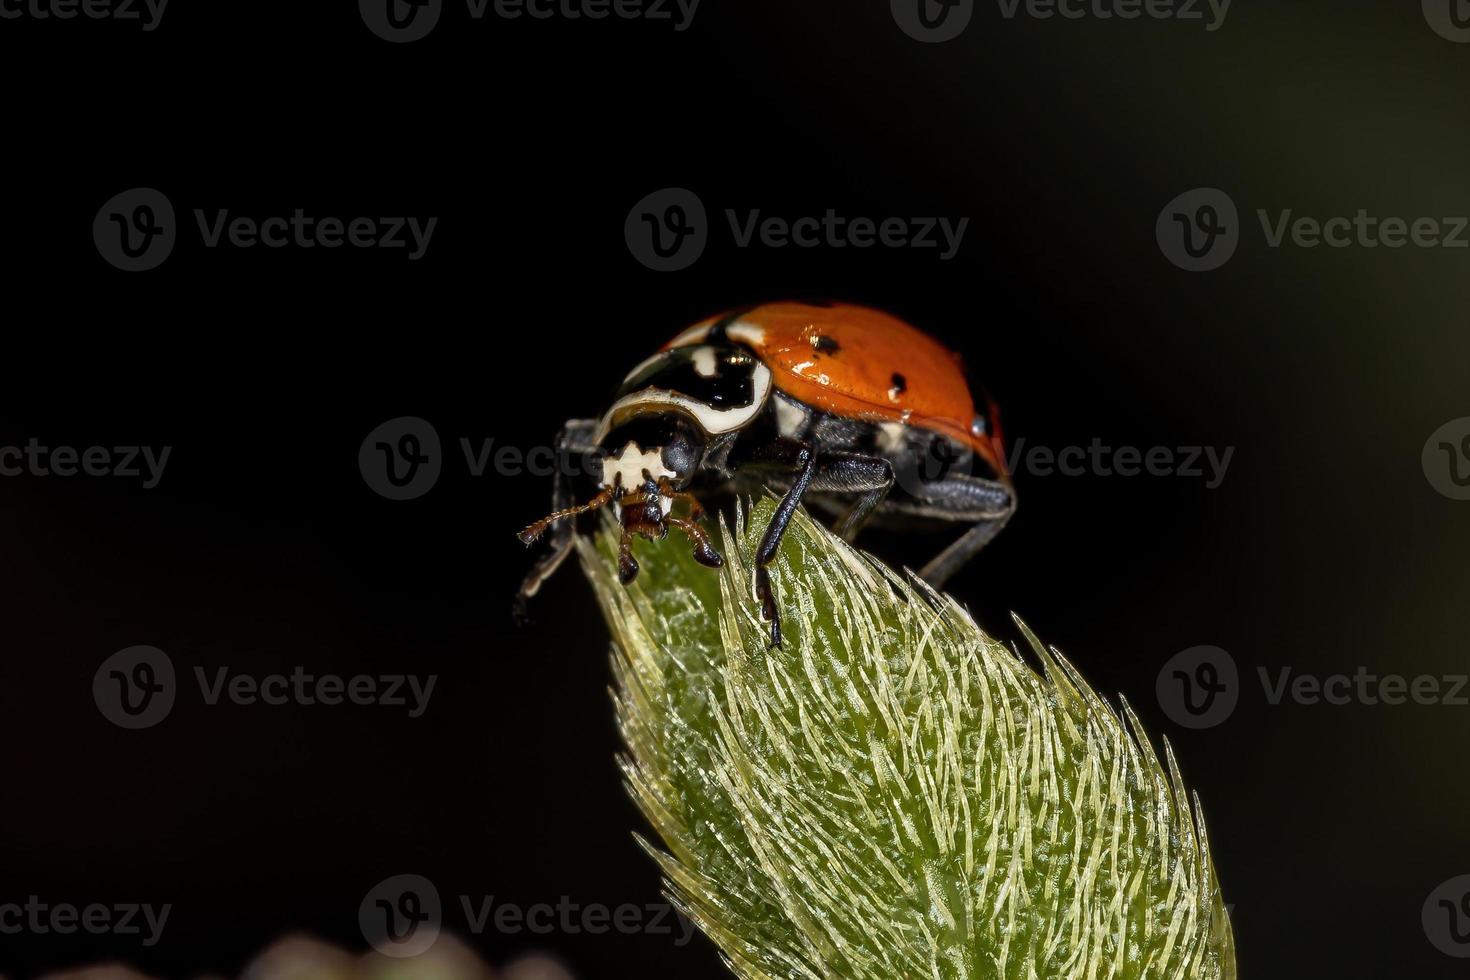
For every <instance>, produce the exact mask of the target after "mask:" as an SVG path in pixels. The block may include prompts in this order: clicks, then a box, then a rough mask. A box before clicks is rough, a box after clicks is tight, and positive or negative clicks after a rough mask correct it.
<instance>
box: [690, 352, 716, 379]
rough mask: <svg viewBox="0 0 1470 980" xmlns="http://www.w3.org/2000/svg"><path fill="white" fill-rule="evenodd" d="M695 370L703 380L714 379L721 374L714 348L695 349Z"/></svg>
mask: <svg viewBox="0 0 1470 980" xmlns="http://www.w3.org/2000/svg"><path fill="white" fill-rule="evenodd" d="M694 370H695V372H696V373H697V374H698V375H699V376H700V377H701V378H713V377H714V376H715V375H716V374H718V373H719V372H720V366H719V364H718V363H717V362H716V361H715V349H714V348H713V347H699V348H696V349H695V351H694Z"/></svg>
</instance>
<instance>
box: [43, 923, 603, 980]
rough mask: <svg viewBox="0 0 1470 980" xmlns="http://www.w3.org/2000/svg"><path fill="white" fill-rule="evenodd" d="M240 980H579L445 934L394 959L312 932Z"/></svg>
mask: <svg viewBox="0 0 1470 980" xmlns="http://www.w3.org/2000/svg"><path fill="white" fill-rule="evenodd" d="M44 980H149V978H148V976H147V975H146V974H143V973H138V972H136V971H134V970H130V969H128V968H127V967H124V966H120V965H113V964H108V965H105V966H94V967H89V968H87V969H82V970H74V971H68V972H64V973H52V974H48V975H47V977H46V978H44ZM240 980H575V977H573V975H572V974H571V973H569V972H568V971H567V970H566V968H565V967H563V966H562V965H561V964H559V963H558V962H557V961H556V960H554V959H551V958H550V957H546V956H541V955H538V954H534V953H533V954H531V955H528V956H522V957H519V958H517V959H515V960H512V961H511V962H510V963H508V964H507V965H506V966H504V967H503V968H501V969H499V970H492V969H490V967H488V966H486V965H485V963H484V962H483V961H482V960H481V959H480V958H479V957H478V956H477V955H476V954H475V953H474V951H472V950H471V949H470V948H469V947H468V946H466V945H465V944H464V943H462V942H460V941H459V940H458V939H456V938H455V937H453V936H451V935H449V934H448V933H440V934H439V938H438V939H437V940H436V941H435V943H434V945H433V946H432V947H431V948H430V949H428V950H427V951H425V952H423V953H421V954H420V955H418V956H412V957H405V958H401V959H395V958H393V957H389V956H384V955H382V954H381V953H352V952H348V951H347V950H345V949H341V948H339V947H337V946H332V945H330V944H328V943H324V942H322V941H321V940H319V939H313V938H312V937H310V936H300V935H297V936H287V937H285V938H284V939H281V940H279V941H277V942H276V943H274V944H272V945H271V946H269V947H267V948H266V949H265V950H264V951H263V952H262V953H261V954H260V955H259V956H257V957H256V958H255V959H254V960H253V961H251V963H250V965H249V966H247V967H246V968H245V970H244V971H243V972H242V973H241V974H240Z"/></svg>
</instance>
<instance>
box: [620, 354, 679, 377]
mask: <svg viewBox="0 0 1470 980" xmlns="http://www.w3.org/2000/svg"><path fill="white" fill-rule="evenodd" d="M668 356H669V352H668V351H659V352H658V353H657V354H655V355H653V356H652V357H646V358H644V359H643V360H642V361H640V362H639V363H638V366H637V367H635V368H634V369H633V370H631V371H629V372H628V374H627V377H625V378H623V384H627V383H628V382H629V381H632V380H633V379H634V378H635V377H637V376H638V375H639V374H642V373H643V372H644V371H646V370H648V369H649V368H650V367H652V366H653V365H655V364H657V363H658V362H659V361H662V360H663V359H664V358H666V357H668Z"/></svg>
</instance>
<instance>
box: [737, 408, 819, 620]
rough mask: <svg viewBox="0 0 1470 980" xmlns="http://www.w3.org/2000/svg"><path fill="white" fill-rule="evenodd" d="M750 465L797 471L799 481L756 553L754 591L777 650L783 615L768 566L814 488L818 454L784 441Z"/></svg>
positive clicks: (779, 507)
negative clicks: (803, 496)
mask: <svg viewBox="0 0 1470 980" xmlns="http://www.w3.org/2000/svg"><path fill="white" fill-rule="evenodd" d="M751 462H752V463H757V464H760V463H765V464H767V465H772V464H774V465H784V466H789V467H793V468H796V469H797V473H796V479H794V480H793V481H792V483H791V488H790V489H789V490H787V491H786V496H784V497H782V498H781V503H780V504H778V505H777V506H776V513H775V516H773V517H772V518H771V523H770V524H769V525H768V526H767V527H766V534H765V537H763V538H762V539H761V543H760V547H759V548H757V549H756V552H755V566H756V567H755V591H756V595H757V596H758V597H759V598H760V601H761V615H762V617H763V618H764V619H765V620H766V621H767V622H768V623H770V624H771V646H773V647H778V646H780V645H781V611H780V609H779V608H778V607H777V605H776V593H775V590H774V589H773V588H772V587H771V573H770V571H769V568H768V566H769V565H770V564H771V562H773V561H775V560H776V553H777V552H778V551H779V550H780V548H781V538H782V536H784V535H785V534H786V528H787V527H788V526H789V525H790V524H791V518H792V517H793V516H794V515H795V514H796V508H797V507H799V506H800V505H801V498H802V495H803V494H805V493H806V492H807V490H808V488H810V487H811V485H812V479H813V478H814V477H815V476H816V475H817V453H816V450H814V449H812V447H811V446H808V445H807V444H806V443H804V442H799V441H797V440H795V439H788V438H784V437H783V438H780V439H777V440H775V441H774V442H772V443H770V444H769V445H767V446H765V447H762V448H761V449H760V450H758V451H757V453H756V454H755V456H753V457H752V459H751Z"/></svg>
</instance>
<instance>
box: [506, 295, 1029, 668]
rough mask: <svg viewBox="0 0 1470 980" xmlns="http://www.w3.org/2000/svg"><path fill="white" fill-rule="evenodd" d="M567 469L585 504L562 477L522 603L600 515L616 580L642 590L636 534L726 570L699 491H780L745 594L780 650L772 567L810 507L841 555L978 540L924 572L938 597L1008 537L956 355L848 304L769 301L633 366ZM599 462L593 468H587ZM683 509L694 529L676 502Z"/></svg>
mask: <svg viewBox="0 0 1470 980" xmlns="http://www.w3.org/2000/svg"><path fill="white" fill-rule="evenodd" d="M557 448H558V453H559V455H560V458H561V459H563V460H565V459H567V458H568V457H569V455H576V454H590V455H591V456H593V457H594V464H593V466H591V467H589V470H590V472H591V474H592V475H594V476H596V477H599V480H598V487H597V491H596V494H595V495H594V496H592V497H591V499H590V500H587V501H586V502H585V503H582V504H578V505H575V506H573V500H574V497H573V494H572V488H571V487H570V486H569V479H568V477H567V476H565V475H564V471H565V470H566V469H567V468H566V467H564V466H558V467H557V475H556V477H555V480H556V483H555V489H554V497H553V507H555V511H554V513H552V514H550V515H549V516H547V517H545V518H543V519H542V520H539V521H537V522H536V523H535V524H532V525H531V526H529V527H527V528H526V529H525V530H523V531H521V532H520V534H519V535H518V536H519V538H520V540H521V541H522V542H523V543H525V544H527V545H529V544H531V543H533V542H534V541H536V539H537V538H539V537H540V536H541V535H542V534H544V533H545V532H546V531H547V530H548V529H553V528H554V530H553V532H552V537H551V551H550V553H549V554H547V555H546V556H545V557H543V558H541V559H540V561H538V562H537V563H536V565H535V567H534V568H533V569H532V571H531V573H530V574H529V575H528V576H527V577H526V580H525V583H524V584H523V585H522V587H521V590H520V594H519V597H518V605H519V606H520V608H522V609H524V604H525V602H526V600H528V599H529V598H530V597H531V596H533V595H535V594H536V592H537V590H538V589H539V588H540V587H541V584H542V583H543V582H544V581H545V580H546V579H547V578H548V577H549V576H550V575H551V574H552V573H553V572H555V571H556V569H557V568H558V567H559V566H560V565H561V563H562V562H563V561H564V560H565V559H566V557H567V555H568V554H569V553H570V552H571V549H572V545H573V540H574V535H575V533H576V522H575V520H574V519H575V518H576V517H577V516H578V515H580V514H585V513H588V512H590V511H594V510H597V509H599V508H603V507H608V506H611V507H612V508H613V512H614V513H615V514H616V515H617V516H618V518H619V519H620V520H621V522H622V526H623V534H622V540H621V543H620V546H619V554H618V573H619V578H620V579H621V580H622V582H623V583H624V584H625V585H626V584H627V583H629V582H631V581H633V579H634V578H635V577H636V576H637V575H638V562H637V560H636V559H635V558H634V557H633V539H634V537H635V536H639V537H643V538H646V539H648V540H654V539H661V538H663V537H665V536H667V534H668V530H669V528H671V527H672V528H674V529H675V530H678V531H680V532H682V533H683V534H685V535H686V536H687V537H688V538H689V539H690V540H691V542H692V543H693V546H694V557H695V559H696V560H698V561H699V562H700V563H701V564H704V565H707V566H710V567H712V568H718V567H720V565H721V564H723V559H722V558H721V556H720V555H719V553H718V552H717V551H715V549H714V548H713V546H712V545H711V544H710V540H709V536H708V535H707V534H706V533H705V531H704V529H703V528H702V527H701V526H700V525H699V523H698V521H699V520H700V518H701V517H702V514H703V508H702V507H701V506H700V504H699V501H698V500H697V499H696V496H695V494H694V491H695V490H697V489H701V488H706V489H710V488H721V487H724V488H729V489H733V490H735V491H736V492H752V491H755V492H759V491H760V490H761V488H762V487H765V486H772V487H775V488H776V489H778V490H782V491H784V495H783V497H782V499H781V502H780V504H779V505H778V507H777V508H776V513H775V516H774V517H773V518H772V520H771V523H770V526H769V527H768V528H767V530H766V533H765V537H764V538H763V539H762V540H761V543H760V547H759V549H758V550H757V551H756V555H755V566H756V568H755V589H756V594H757V596H758V598H759V599H760V602H761V609H762V614H763V616H764V619H765V620H766V622H768V623H769V624H770V639H771V643H772V645H775V646H779V645H780V643H781V620H780V615H779V612H778V609H777V605H776V596H775V592H774V590H773V589H772V586H771V578H770V572H769V570H768V569H769V566H770V564H771V562H772V561H773V560H774V559H775V557H776V553H777V550H778V549H779V547H780V544H781V536H782V534H783V533H784V532H785V531H786V527H787V525H788V524H789V523H790V521H791V518H792V515H793V514H794V513H795V512H796V508H797V506H798V505H800V504H801V503H803V502H807V503H809V504H812V505H814V506H817V507H820V508H821V509H823V510H825V511H827V512H830V513H831V514H833V515H835V516H836V522H835V524H834V526H833V529H834V530H835V531H836V532H837V533H838V534H840V535H841V536H842V537H843V538H845V539H846V540H849V541H850V540H852V538H853V537H854V536H855V535H856V534H857V533H858V531H859V530H861V529H862V528H863V526H864V525H865V524H867V523H868V522H869V521H870V520H874V519H877V520H878V521H881V522H883V523H887V524H891V525H911V524H915V523H933V522H936V521H938V522H964V523H968V524H970V525H972V526H971V527H970V528H969V529H968V530H966V531H965V532H964V533H963V534H962V535H961V536H960V537H959V538H958V540H956V541H954V542H953V543H952V544H950V545H949V547H947V548H945V549H944V550H943V551H941V552H940V553H939V555H938V556H936V557H935V558H934V559H933V560H932V561H930V562H929V563H928V564H927V565H925V566H924V568H923V569H922V570H921V571H920V575H921V576H922V577H923V578H924V579H925V580H926V581H928V582H929V583H930V584H931V585H933V586H934V587H935V588H939V587H942V586H943V584H944V582H945V581H946V580H948V579H949V577H950V576H951V575H952V574H954V572H955V571H956V570H958V569H959V568H960V567H961V566H962V565H963V564H964V563H965V562H966V561H968V560H969V559H970V558H971V557H972V556H973V555H974V554H975V553H976V552H977V551H979V550H980V549H981V548H983V547H984V546H985V545H986V544H987V543H988V542H989V541H990V539H991V538H993V537H994V536H995V535H996V533H997V532H998V531H999V530H1000V529H1001V528H1002V527H1003V526H1004V525H1005V523H1006V521H1007V520H1008V519H1009V518H1010V516H1011V514H1012V513H1014V511H1015V509H1016V495H1015V491H1014V489H1013V488H1012V486H1011V480H1010V476H1009V474H1008V473H1007V472H1006V468H1005V463H1004V459H1005V452H1004V448H1003V445H1002V441H1001V434H1000V429H999V426H998V424H997V417H996V411H995V407H994V405H992V404H990V403H989V400H988V399H987V400H986V404H985V405H984V407H979V406H977V405H976V404H975V399H974V397H973V396H972V394H971V392H970V387H969V385H968V384H967V383H966V380H965V375H964V371H963V369H962V367H961V365H960V359H959V356H958V355H957V354H955V353H953V352H952V351H950V350H948V349H946V348H945V347H944V346H943V345H941V344H940V343H939V342H938V341H936V340H934V339H933V338H932V337H930V336H928V335H927V334H925V333H923V332H921V331H919V330H917V329H916V328H914V327H912V326H909V325H908V324H907V323H904V322H903V321H902V320H899V319H897V318H896V317H893V316H891V315H889V314H887V313H883V312H880V311H878V310H874V309H868V308H866V307H862V306H853V305H847V304H828V305H822V304H813V303H792V302H783V303H770V304H766V305H763V306H756V307H752V308H749V309H743V310H739V311H736V312H733V313H727V314H725V315H723V316H718V317H714V318H711V319H709V320H705V321H703V322H702V323H698V324H695V325H694V326H692V327H690V328H689V329H687V330H685V331H684V332H683V333H681V334H679V335H678V336H677V337H675V338H674V339H673V340H671V341H669V343H667V344H665V345H664V347H663V349H661V350H660V351H659V352H658V353H656V354H654V355H653V356H652V357H650V358H648V359H647V360H646V361H644V362H643V363H642V364H640V365H638V366H637V367H635V368H634V369H633V370H632V372H631V373H629V374H628V376H627V378H626V379H625V380H624V381H623V384H622V386H621V387H620V388H619V389H618V392H617V395H616V397H615V398H614V400H613V403H612V407H610V408H609V409H608V410H607V412H606V413H605V414H604V415H603V416H602V417H601V418H600V419H587V420H573V421H570V422H568V423H567V424H566V427H565V428H564V429H563V430H562V433H561V435H560V437H559V438H558V441H557ZM598 461H600V469H599V467H598V466H597V462H598ZM678 503H682V504H685V505H687V511H686V513H687V515H688V516H687V517H685V516H676V514H675V504H678Z"/></svg>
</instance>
